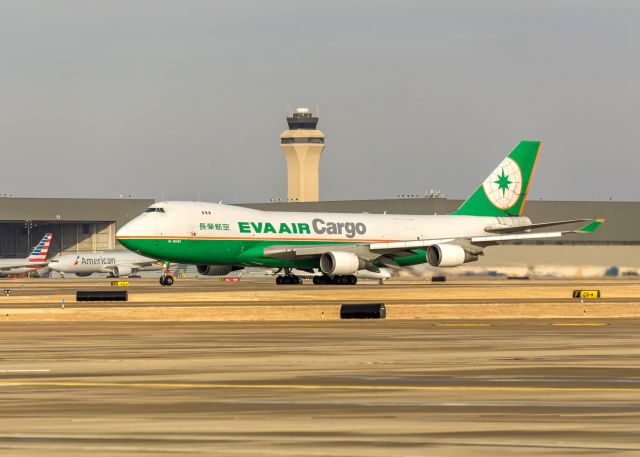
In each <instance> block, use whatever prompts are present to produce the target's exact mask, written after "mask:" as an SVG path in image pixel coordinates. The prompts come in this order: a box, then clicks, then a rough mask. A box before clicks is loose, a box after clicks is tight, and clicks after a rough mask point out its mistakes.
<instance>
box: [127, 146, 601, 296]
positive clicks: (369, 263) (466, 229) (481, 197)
mask: <svg viewBox="0 0 640 457" xmlns="http://www.w3.org/2000/svg"><path fill="white" fill-rule="evenodd" d="M540 148H541V142H539V141H522V142H520V143H519V144H518V145H517V146H516V148H515V149H514V150H513V151H512V152H511V153H510V154H509V155H508V156H507V157H506V158H504V160H502V161H501V162H500V163H499V164H498V166H497V167H496V168H495V169H494V170H493V171H492V172H491V174H489V176H488V177H487V179H485V180H484V182H483V183H482V184H481V185H480V186H479V187H478V188H477V189H476V190H475V191H474V192H473V194H471V196H470V197H469V198H468V199H467V200H465V201H464V203H462V205H461V206H460V207H459V208H458V209H457V210H456V211H454V212H453V213H452V214H449V215H433V216H422V215H394V214H361V213H353V214H347V213H302V212H276V211H259V210H255V209H248V208H241V207H237V206H228V205H223V204H213V203H203V202H161V203H156V204H154V205H151V206H150V207H149V208H148V209H147V210H145V212H144V213H143V214H141V215H140V216H138V217H137V218H135V219H133V220H132V221H131V222H129V223H128V224H126V225H125V226H124V227H122V228H121V229H120V230H119V231H118V233H117V234H116V237H117V239H118V241H120V243H121V244H122V245H123V246H125V247H126V248H127V249H130V250H131V251H134V252H137V253H140V254H143V255H146V256H149V257H153V258H155V259H161V260H162V261H165V262H179V263H190V264H196V265H198V271H199V272H200V273H201V274H212V275H213V274H226V273H228V272H229V271H232V270H234V269H241V268H243V267H246V266H262V267H268V268H274V267H275V268H282V269H283V271H284V275H283V276H281V277H279V279H278V280H277V282H278V283H279V284H297V283H299V282H300V280H299V278H298V277H297V276H295V275H294V274H293V273H292V269H293V268H297V269H302V270H305V271H313V270H314V269H320V271H321V272H322V273H323V276H321V277H320V279H318V280H316V281H314V282H315V283H318V284H327V283H333V284H355V283H356V282H357V277H356V276H355V273H356V272H357V271H361V270H368V271H373V272H378V271H379V270H380V267H387V268H392V269H398V268H402V267H404V266H409V265H417V264H421V263H428V264H430V265H432V266H434V267H455V266H458V265H462V264H463V263H466V262H473V261H476V260H477V259H478V256H480V255H482V254H483V249H484V248H485V247H487V246H491V245H497V244H501V243H503V242H509V241H522V240H540V239H548V238H556V237H561V236H563V235H566V234H569V233H592V232H595V231H596V229H597V228H598V227H599V226H600V225H601V224H602V223H603V222H604V220H603V219H574V220H563V221H552V222H541V223H535V224H534V223H532V222H531V220H530V219H529V218H527V217H523V216H522V212H523V209H524V204H525V200H526V197H527V193H528V191H529V185H530V184H531V180H532V177H533V173H534V169H535V165H536V162H537V159H538V154H539V151H540ZM585 222H586V224H584V225H583V226H582V227H581V228H579V229H578V230H564V231H560V230H558V231H548V232H545V231H542V232H540V231H537V230H538V229H542V228H547V227H554V226H559V225H565V224H571V223H585ZM166 277H169V278H170V276H165V275H163V277H162V278H161V283H162V284H164V283H163V281H164V279H163V278H166ZM169 282H171V283H173V278H171V280H170V281H169Z"/></svg>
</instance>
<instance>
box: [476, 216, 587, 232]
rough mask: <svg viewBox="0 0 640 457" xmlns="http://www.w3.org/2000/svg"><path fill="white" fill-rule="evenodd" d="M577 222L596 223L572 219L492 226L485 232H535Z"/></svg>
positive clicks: (486, 228)
mask: <svg viewBox="0 0 640 457" xmlns="http://www.w3.org/2000/svg"><path fill="white" fill-rule="evenodd" d="M577 222H595V221H594V220H593V219H571V220H567V221H553V222H541V223H538V224H524V225H502V224H500V225H490V226H489V227H485V229H484V230H485V231H486V232H489V233H517V232H525V231H527V230H535V229H539V228H546V227H557V226H558V225H567V224H575V223H577Z"/></svg>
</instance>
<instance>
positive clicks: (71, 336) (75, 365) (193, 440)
mask: <svg viewBox="0 0 640 457" xmlns="http://www.w3.org/2000/svg"><path fill="white" fill-rule="evenodd" d="M553 324H576V325H575V326H566V325H563V326H558V325H553ZM590 324H595V325H594V326H590ZM601 324H602V325H601ZM639 324H640V320H632V319H610V320H607V321H606V322H601V321H594V320H582V321H579V322H575V321H571V322H567V321H566V320H550V321H545V320H541V319H535V320H497V321H496V320H486V321H482V322H477V321H473V322H465V321H439V322H428V321H422V320H418V321H389V320H387V321H357V322H353V321H351V322H347V321H325V322H254V323H222V322H181V323H178V322H174V323H169V322H145V323H140V322H128V323H117V322H102V323H97V322H75V323H67V322H61V323H35V324H34V323H12V322H4V323H3V324H2V332H1V333H0V344H1V347H2V351H1V354H2V359H1V363H0V386H1V388H2V414H1V415H0V430H1V431H0V453H2V455H11V456H26V455H34V454H36V453H38V454H44V455H48V456H62V455H65V456H69V455H87V454H89V453H90V454H92V455H95V456H122V455H136V456H146V455H158V454H166V455H184V456H191V455H193V456H199V455H247V456H249V455H251V456H254V455H258V456H260V455H264V456H271V455H283V456H294V455H295V456H299V455H303V456H323V455H337V456H387V455H398V456H407V457H409V456H419V455H481V456H482V455H487V456H488V455H492V456H494V455H574V454H575V455H578V454H579V455H601V454H604V453H617V454H628V455H637V454H638V453H640V438H639V437H638V433H637V431H638V430H639V429H640V346H639V345H638V344H637V328H638V325H639ZM578 325H579V326H578Z"/></svg>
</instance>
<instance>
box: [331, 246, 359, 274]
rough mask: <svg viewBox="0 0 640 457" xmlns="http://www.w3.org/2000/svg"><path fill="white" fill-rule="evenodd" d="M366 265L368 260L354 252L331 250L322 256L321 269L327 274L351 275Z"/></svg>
mask: <svg viewBox="0 0 640 457" xmlns="http://www.w3.org/2000/svg"><path fill="white" fill-rule="evenodd" d="M366 267H367V263H366V261H364V260H362V259H361V258H359V257H358V256H357V255H355V254H354V253H352V252H342V251H330V252H325V253H324V254H322V256H320V270H321V271H322V272H323V273H324V274H327V275H351V274H353V273H355V272H356V271H358V270H363V269H365V268H366Z"/></svg>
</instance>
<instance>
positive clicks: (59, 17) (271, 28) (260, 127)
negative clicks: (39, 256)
mask: <svg viewBox="0 0 640 457" xmlns="http://www.w3.org/2000/svg"><path fill="white" fill-rule="evenodd" d="M0 8H1V9H0V157H1V160H2V161H1V162H0V169H1V170H2V172H1V173H0V193H12V194H13V195H16V196H71V197H115V196H118V195H120V194H131V195H132V196H137V197H152V198H156V199H195V198H197V196H198V194H199V195H200V198H201V199H203V200H223V201H225V202H230V203H233V202H262V201H268V200H269V199H270V198H272V197H286V179H285V178H286V168H285V161H284V157H283V155H282V153H281V152H280V145H279V135H280V133H281V132H282V131H283V130H284V129H285V128H286V122H285V116H286V112H287V106H289V107H296V106H309V107H311V108H312V109H313V110H314V111H315V107H316V105H317V106H318V107H319V108H320V122H319V128H320V129H321V130H323V131H324V132H325V134H326V135H327V139H326V149H325V152H324V156H323V159H322V164H321V187H320V193H321V198H322V199H323V200H343V199H369V198H394V197H395V196H396V195H397V194H399V193H423V192H424V191H425V189H427V188H442V189H443V190H444V191H446V192H447V193H448V194H449V195H450V196H451V197H465V196H466V195H468V194H469V193H471V191H472V190H473V189H474V188H475V187H476V186H477V185H478V184H479V183H480V182H481V181H482V180H483V179H484V178H485V177H486V175H488V173H489V172H490V171H491V170H492V169H493V168H494V167H495V166H496V165H497V164H498V162H499V161H500V160H501V159H502V158H503V157H504V156H505V155H506V154H507V153H508V152H509V151H510V149H511V148H512V147H513V146H514V145H515V144H516V142H517V141H518V140H520V139H541V140H544V142H545V144H544V148H543V151H542V156H541V158H540V162H539V164H538V168H537V173H536V178H535V181H534V183H533V186H532V191H531V197H532V198H540V197H542V198H545V199H561V200H566V199H584V200H592V199H608V198H609V197H613V198H614V199H616V200H637V199H639V198H640V178H639V177H638V170H639V169H640V148H639V146H638V145H639V144H640V142H639V137H640V2H638V1H627V2H622V1H610V0H607V1H605V0H602V1H599V2H590V1H583V0H580V1H561V0H554V1H531V2H526V1H500V2H498V1H482V2H477V1H450V0H446V1H441V2H428V1H398V0H394V1H387V2H379V1H370V0H367V1H345V0H341V1H327V0H323V1H313V2H311V1H304V0H297V1H269V2H265V1H255V2H247V1H245V2H242V1H238V0H234V1H220V2H218V1H189V0H179V1H178V0H172V1H161V0H148V1H147V0H126V1H109V0H100V1H98V0H94V1H89V0H77V1H66V0H43V1H29V0H0Z"/></svg>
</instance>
